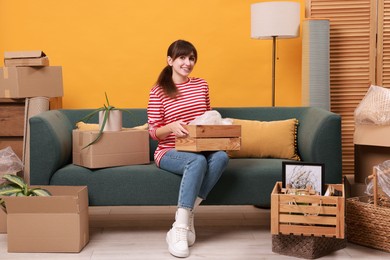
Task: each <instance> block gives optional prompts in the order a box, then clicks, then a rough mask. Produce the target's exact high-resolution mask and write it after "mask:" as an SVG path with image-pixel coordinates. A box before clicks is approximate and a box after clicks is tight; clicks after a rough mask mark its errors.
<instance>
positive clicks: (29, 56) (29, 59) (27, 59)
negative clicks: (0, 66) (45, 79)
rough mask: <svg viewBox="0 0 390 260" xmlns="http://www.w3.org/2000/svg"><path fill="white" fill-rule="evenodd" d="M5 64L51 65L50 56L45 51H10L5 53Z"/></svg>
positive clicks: (10, 65)
mask: <svg viewBox="0 0 390 260" xmlns="http://www.w3.org/2000/svg"><path fill="white" fill-rule="evenodd" d="M4 66H6V67H17V66H49V58H48V57H47V56H46V54H45V53H44V52H43V51H8V52H5V53H4Z"/></svg>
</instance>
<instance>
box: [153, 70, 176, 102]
mask: <svg viewBox="0 0 390 260" xmlns="http://www.w3.org/2000/svg"><path fill="white" fill-rule="evenodd" d="M157 85H159V86H160V87H161V88H162V89H163V90H164V93H165V94H166V95H167V96H169V97H171V98H174V97H175V96H176V94H177V87H176V84H175V83H174V82H173V79H172V67H171V66H169V65H167V66H166V67H165V68H164V69H163V70H162V71H161V73H160V76H159V77H158V79H157Z"/></svg>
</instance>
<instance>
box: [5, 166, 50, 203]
mask: <svg viewBox="0 0 390 260" xmlns="http://www.w3.org/2000/svg"><path fill="white" fill-rule="evenodd" d="M3 179H5V180H6V182H4V183H3V184H1V185H0V196H17V197H23V196H51V193H50V192H49V191H47V190H46V189H42V188H31V187H29V186H28V185H27V183H26V182H25V181H24V180H23V178H21V177H19V176H17V175H13V174H5V175H3ZM0 205H1V206H3V207H4V208H5V202H4V198H0Z"/></svg>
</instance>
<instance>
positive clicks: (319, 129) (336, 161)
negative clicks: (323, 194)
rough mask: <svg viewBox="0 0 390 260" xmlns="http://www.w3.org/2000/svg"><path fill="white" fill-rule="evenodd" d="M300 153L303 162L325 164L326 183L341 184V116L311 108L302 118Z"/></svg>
mask: <svg viewBox="0 0 390 260" xmlns="http://www.w3.org/2000/svg"><path fill="white" fill-rule="evenodd" d="M298 150H299V151H298V152H299V154H300V156H301V159H302V161H307V162H315V163H316V162H317V163H324V164H325V182H326V183H341V181H342V151H341V116H340V115H338V114H335V113H332V112H329V111H327V110H323V109H319V108H315V107H311V108H309V109H307V110H306V111H305V113H304V115H303V117H302V118H301V122H300V125H299V130H298Z"/></svg>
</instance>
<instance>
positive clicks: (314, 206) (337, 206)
mask: <svg viewBox="0 0 390 260" xmlns="http://www.w3.org/2000/svg"><path fill="white" fill-rule="evenodd" d="M329 186H332V187H333V188H334V189H335V190H337V191H340V192H341V194H342V195H341V196H319V195H293V194H283V193H281V190H282V183H281V182H277V183H276V185H275V187H274V189H273V191H272V194H271V233H272V234H274V235H279V234H284V235H290V234H293V235H304V236H318V237H323V236H324V237H334V238H344V236H345V230H344V222H345V192H344V185H342V184H328V185H326V187H327V188H328V187H329Z"/></svg>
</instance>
